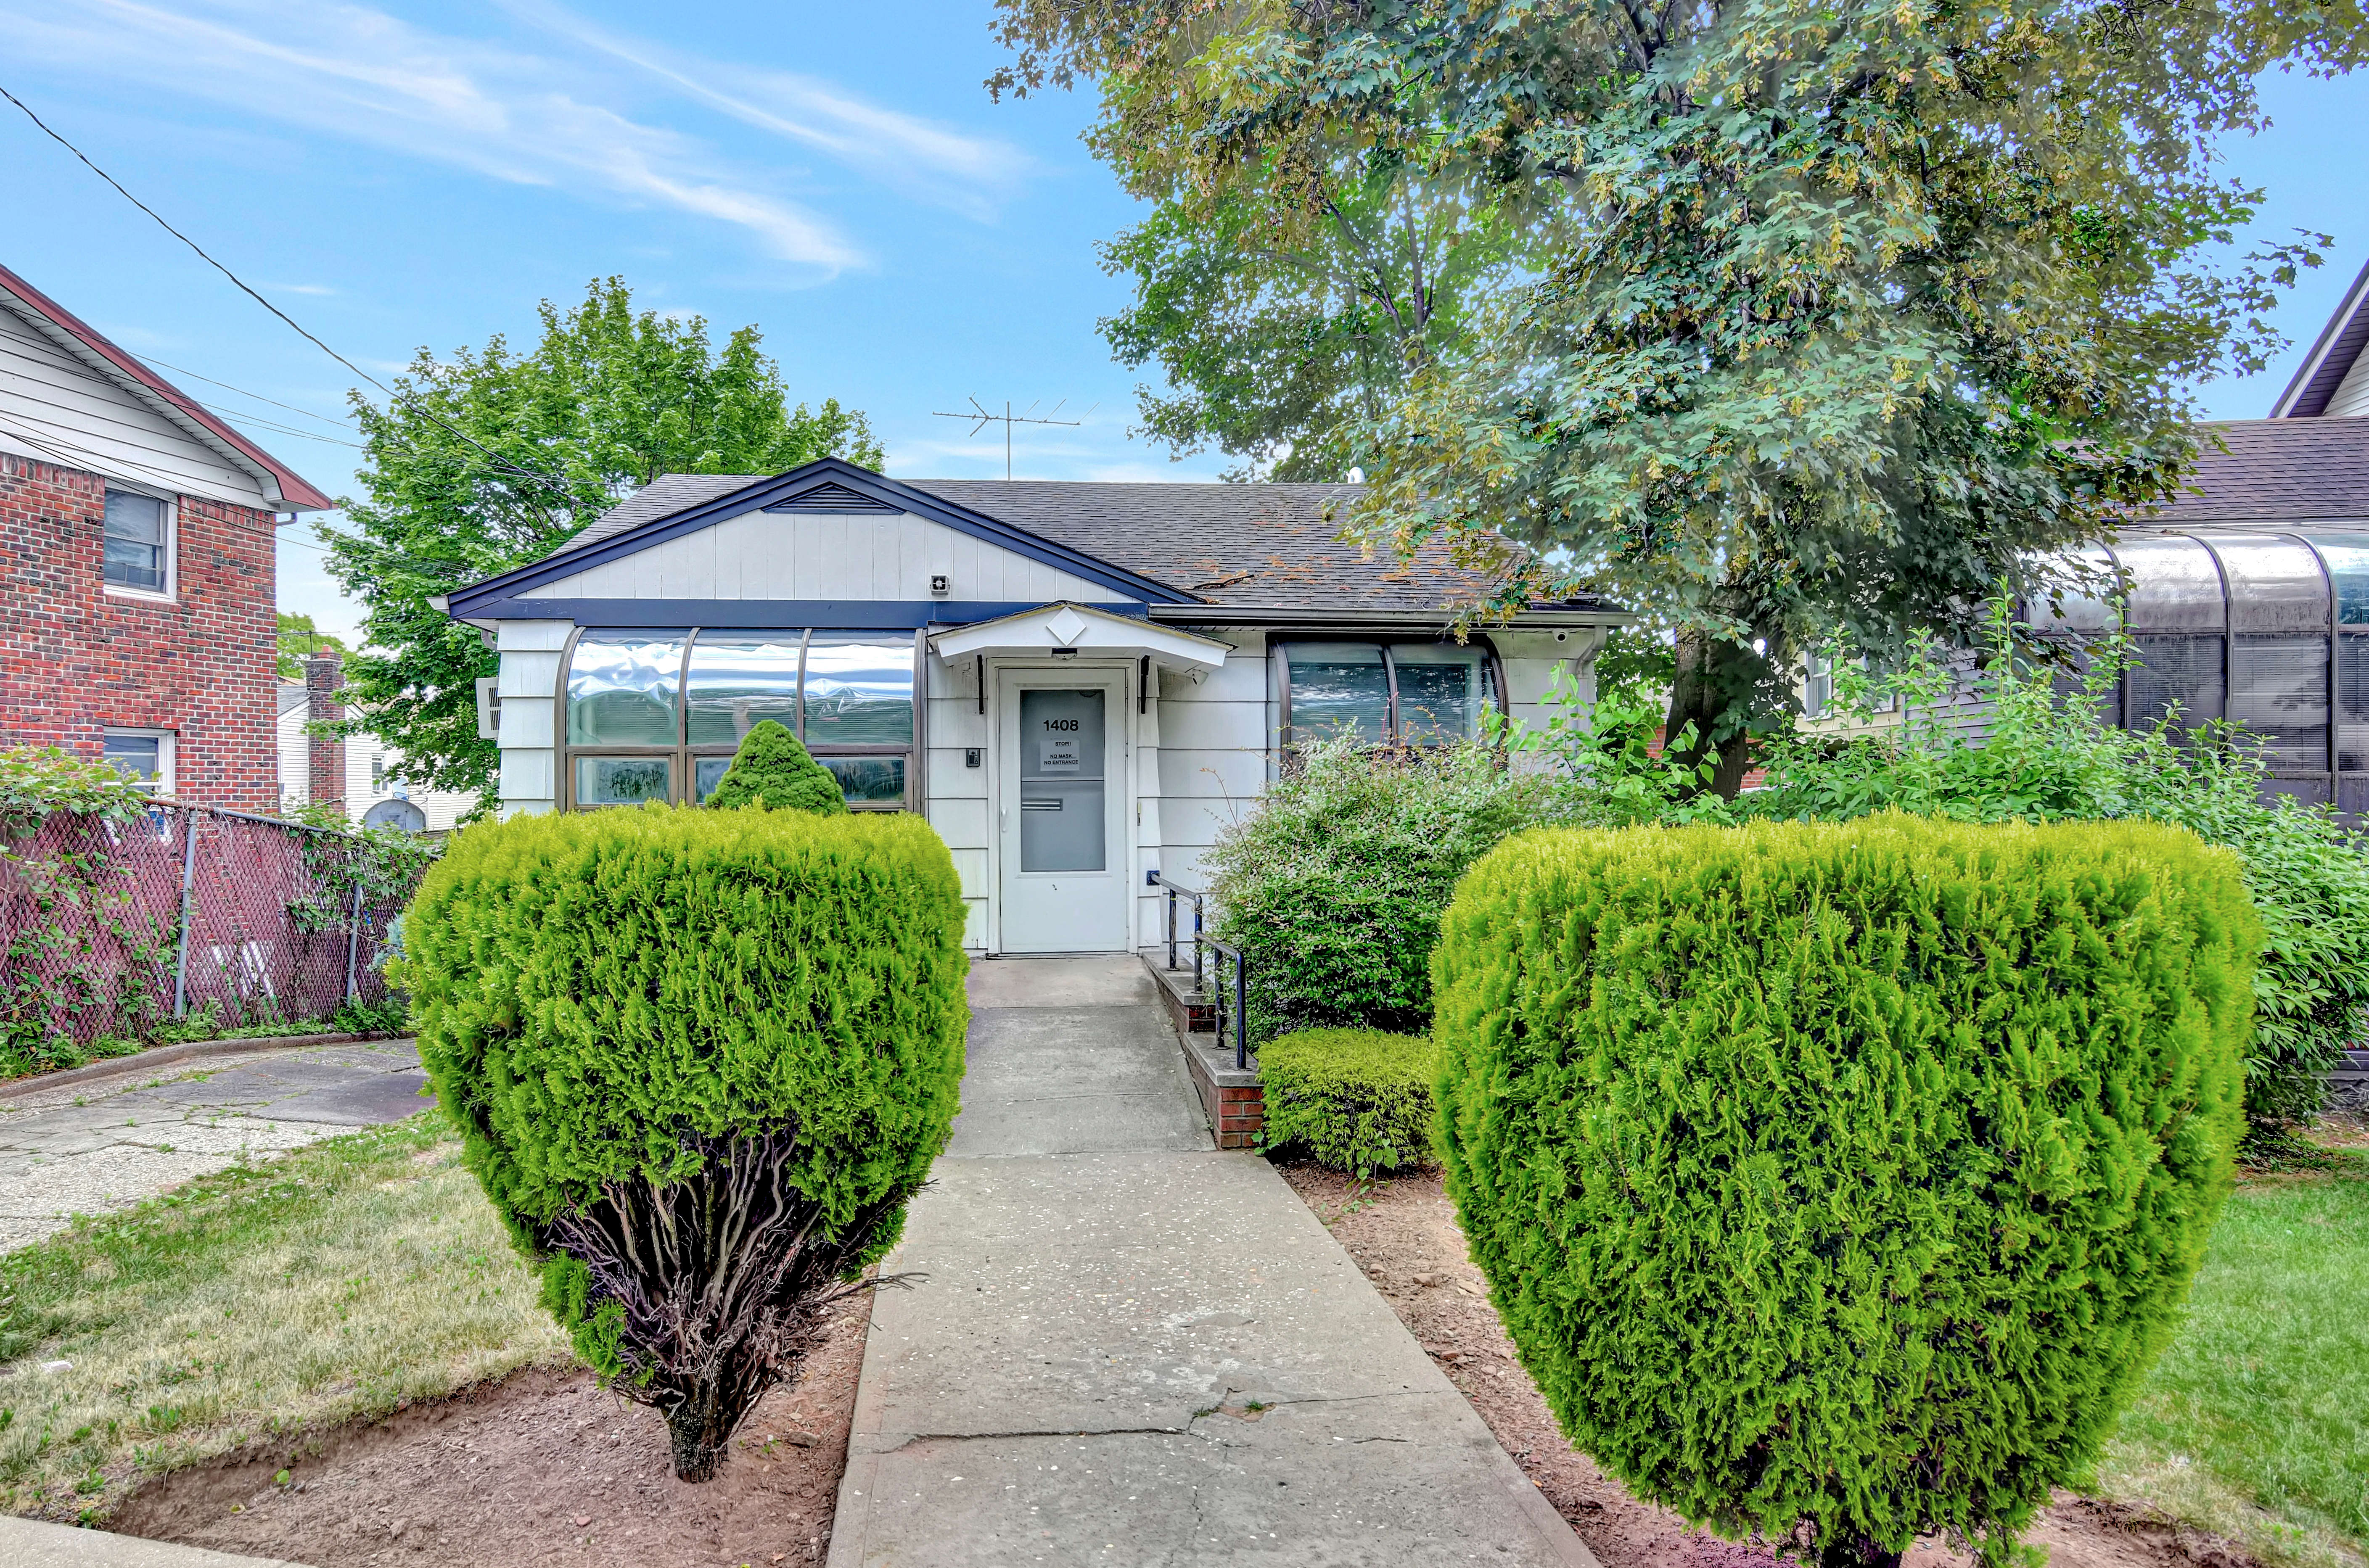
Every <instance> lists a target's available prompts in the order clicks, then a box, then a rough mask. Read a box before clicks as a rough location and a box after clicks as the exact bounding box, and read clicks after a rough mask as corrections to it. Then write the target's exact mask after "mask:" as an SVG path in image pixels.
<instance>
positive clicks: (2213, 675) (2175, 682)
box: [2123, 562, 2228, 735]
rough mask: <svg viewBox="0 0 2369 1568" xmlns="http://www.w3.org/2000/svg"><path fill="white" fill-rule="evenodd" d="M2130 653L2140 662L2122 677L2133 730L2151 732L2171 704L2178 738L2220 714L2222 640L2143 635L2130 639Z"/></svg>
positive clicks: (2224, 696)
mask: <svg viewBox="0 0 2369 1568" xmlns="http://www.w3.org/2000/svg"><path fill="white" fill-rule="evenodd" d="M2206 564H2207V566H2210V565H2211V563H2210V562H2208V563H2206ZM2215 591H2216V593H2217V591H2218V589H2216V590H2215ZM2131 651H2132V652H2134V654H2136V655H2137V656H2138V662H2137V663H2136V664H2134V665H2132V666H2131V667H2130V668H2129V670H2125V671H2124V672H2123V681H2124V682H2126V690H2127V692H2128V693H2129V710H2128V718H2127V720H2126V722H2127V723H2128V724H2129V726H2130V727H2131V728H2133V729H2150V728H2153V727H2155V726H2156V725H2157V724H2159V723H2161V722H2162V721H2163V720H2164V719H2165V718H2166V717H2169V716H2170V715H2171V714H2172V712H2173V710H2174V708H2175V706H2177V708H2178V711H2179V717H2178V719H2177V721H2176V723H2175V726H2174V728H2175V731H2176V732H2177V733H2179V734H2182V735H2185V734H2186V733H2187V732H2188V731H2190V730H2192V729H2194V728H2195V727H2197V726H2198V725H2200V724H2203V723H2204V722H2205V721H2206V720H2208V719H2216V718H2220V717H2222V716H2223V715H2224V713H2225V711H2226V707H2227V705H2228V681H2227V678H2226V674H2225V672H2224V670H2223V669H2222V659H2223V658H2224V657H2225V655H2224V652H2223V648H2222V640H2221V638H2219V637H2218V636H2196V635H2182V634H2180V633H2169V634H2167V633H2161V632H2141V633H2139V634H2138V635H2135V636H2134V637H2132V638H2131Z"/></svg>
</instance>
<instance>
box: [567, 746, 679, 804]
mask: <svg viewBox="0 0 2369 1568" xmlns="http://www.w3.org/2000/svg"><path fill="white" fill-rule="evenodd" d="M673 782H674V759H673V758H671V757H578V758H577V759H576V804H577V805H578V806H639V805H641V804H642V802H644V801H646V800H664V799H666V798H668V796H669V794H671V787H670V786H671V785H672V784H673Z"/></svg>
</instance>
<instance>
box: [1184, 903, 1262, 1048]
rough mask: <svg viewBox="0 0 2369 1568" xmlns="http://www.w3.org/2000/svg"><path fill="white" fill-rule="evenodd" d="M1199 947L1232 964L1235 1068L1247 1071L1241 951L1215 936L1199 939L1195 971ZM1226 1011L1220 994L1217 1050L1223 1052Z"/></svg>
mask: <svg viewBox="0 0 2369 1568" xmlns="http://www.w3.org/2000/svg"><path fill="white" fill-rule="evenodd" d="M1202 947H1207V948H1209V949H1211V950H1212V951H1214V952H1215V953H1217V954H1218V955H1219V956H1221V957H1226V958H1231V959H1232V960H1233V961H1234V1005H1233V1008H1232V1012H1233V1014H1234V1067H1235V1070H1237V1071H1242V1070H1248V1068H1249V1067H1250V1065H1251V1013H1250V987H1249V985H1248V983H1247V971H1248V967H1249V966H1248V965H1247V964H1245V963H1244V961H1243V959H1242V949H1241V948H1239V947H1236V946H1235V945H1233V944H1231V943H1229V942H1220V941H1219V940H1218V939H1217V938H1216V937H1214V936H1203V937H1200V938H1198V939H1197V940H1196V944H1195V950H1194V958H1195V959H1196V964H1195V967H1196V968H1197V967H1199V965H1198V962H1197V960H1198V959H1199V957H1200V951H1199V950H1200V948H1202ZM1226 1011H1227V1009H1226V1004H1225V999H1224V996H1223V993H1220V994H1219V1001H1218V1048H1219V1049H1220V1050H1223V1049H1224V1048H1225V1045H1226V1017H1225V1014H1226Z"/></svg>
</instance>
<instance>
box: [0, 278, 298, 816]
mask: <svg viewBox="0 0 2369 1568" xmlns="http://www.w3.org/2000/svg"><path fill="white" fill-rule="evenodd" d="M330 504H331V502H330V500H329V498H327V497H326V496H325V495H323V494H322V493H321V492H320V491H319V490H317V489H315V488H314V487H313V486H311V485H309V484H307V483H306V482H305V481H304V480H303V479H302V478H301V477H299V476H298V475H296V474H295V473H294V472H293V471H292V469H290V468H289V467H288V466H287V465H286V464H283V463H280V461H279V460H278V459H276V458H274V457H272V456H271V455H270V454H269V452H264V451H263V450H262V449H261V448H260V447H257V445H256V444H255V443H254V442H253V441H249V440H247V439H246V437H245V436H243V435H241V434H239V433H238V432H237V431H236V430H235V429H231V428H230V426H229V425H227V424H226V423H224V422H223V420H222V419H221V418H218V417H217V416H215V415H214V414H213V413H212V412H210V411H209V410H208V409H206V408H205V407H204V406H202V405H200V403H199V402H198V401H197V400H196V399H195V398H193V397H191V396H189V395H188V394H186V393H184V392H182V391H180V390H179V389H178V388H177V387H175V386H173V385H172V384H170V383H167V382H166V381H165V380H164V379H163V378H162V377H161V376H159V375H157V374H156V372H154V371H152V370H150V369H149V368H148V367H147V366H145V365H143V364H142V363H141V362H140V361H137V360H135V359H133V358H132V356H131V355H130V354H128V353H126V352H124V351H123V350H122V349H119V348H117V347H116V346H115V345H114V344H112V343H110V342H109V341H108V340H107V339H106V338H103V337H101V336H100V335H99V334H98V333H97V332H96V331H94V330H92V329H91V328H90V327H89V326H86V324H85V323H83V322H82V321H80V320H78V319H77V318H76V317H74V315H72V314H71V313H70V312H68V311H66V310H64V309H63V308H62V307H61V306H59V305H58V304H57V303H54V302H53V301H52V300H51V299H50V298H49V297H48V296H47V295H45V294H43V293H41V292H40V291H39V290H37V289H35V288H34V287H33V286H32V285H31V284H29V283H28V282H26V281H25V280H23V279H21V278H19V277H17V275H16V274H15V273H14V272H11V271H9V270H8V269H6V268H5V267H0V746H25V745H31V746H63V747H64V748H66V749H67V750H72V751H74V752H77V753H80V754H82V755H84V756H88V757H102V756H104V757H109V758H111V759H113V760H114V761H116V763H117V764H118V765H119V766H120V767H121V768H122V769H123V770H124V771H125V772H126V773H130V774H132V775H133V776H135V777H137V778H139V779H141V780H143V783H144V786H145V787H147V788H150V789H153V790H154V791H156V792H158V793H160V794H168V795H175V796H177V797H178V798H180V799H184V800H189V801H193V802H198V803H201V804H205V805H212V806H227V807H239V808H243V809H247V810H255V811H269V810H273V809H275V808H276V807H277V806H278V804H279V799H280V789H279V766H278V754H277V750H276V748H275V741H274V734H273V721H274V717H275V712H276V707H275V703H274V700H273V699H274V691H273V688H274V682H275V679H276V677H275V673H274V662H275V638H274V633H275V630H276V625H277V623H276V622H275V620H274V610H275V582H274V565H275V562H274V555H273V546H274V537H275V530H276V529H277V527H278V526H279V524H280V521H281V520H282V518H283V517H284V518H286V519H288V520H290V521H292V520H293V518H294V516H295V514H297V513H299V512H304V511H316V510H320V509H325V508H326V507H328V506H329V505H330Z"/></svg>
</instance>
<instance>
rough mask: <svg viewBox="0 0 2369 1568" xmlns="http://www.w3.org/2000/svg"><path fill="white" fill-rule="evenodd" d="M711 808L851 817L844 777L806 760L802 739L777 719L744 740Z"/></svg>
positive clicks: (710, 797) (754, 729)
mask: <svg viewBox="0 0 2369 1568" xmlns="http://www.w3.org/2000/svg"><path fill="white" fill-rule="evenodd" d="M707 804H708V805H710V806H726V807H750V806H753V807H757V808H758V809H759V810H761V811H812V812H815V813H816V814H818V815H819V816H823V817H843V816H845V815H846V814H847V792H846V791H844V790H842V789H841V788H840V784H839V777H838V775H837V774H835V773H832V772H831V771H830V769H829V768H826V767H824V766H823V765H822V764H821V763H820V762H818V761H815V760H814V759H813V758H812V757H810V756H808V755H807V749H806V748H805V747H803V746H801V745H799V744H798V738H797V737H796V736H795V735H792V734H791V733H790V732H789V731H788V730H787V729H786V728H784V727H783V726H781V725H780V724H778V723H776V722H775V721H773V720H772V719H765V720H763V721H762V722H761V723H759V724H757V725H755V726H754V727H751V728H750V731H749V733H748V734H747V735H744V736H742V737H741V738H740V750H738V751H737V752H735V753H733V757H732V766H731V767H729V768H727V769H726V770H725V773H724V777H723V778H722V779H720V780H718V781H717V782H716V785H715V790H714V792H713V793H711V794H710V795H708V797H707Z"/></svg>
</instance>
